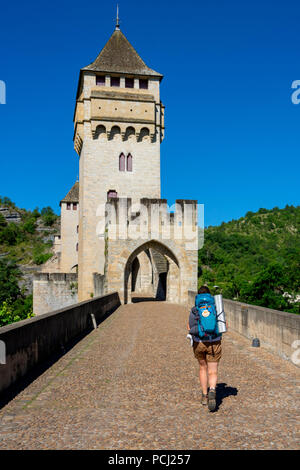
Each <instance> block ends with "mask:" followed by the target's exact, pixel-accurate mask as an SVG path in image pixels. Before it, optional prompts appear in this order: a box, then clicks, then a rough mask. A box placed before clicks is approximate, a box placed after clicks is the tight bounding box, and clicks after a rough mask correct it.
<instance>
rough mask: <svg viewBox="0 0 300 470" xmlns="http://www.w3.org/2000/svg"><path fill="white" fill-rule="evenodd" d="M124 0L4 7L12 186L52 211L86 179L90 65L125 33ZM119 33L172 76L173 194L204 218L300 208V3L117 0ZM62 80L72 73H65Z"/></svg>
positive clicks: (166, 167)
mask: <svg viewBox="0 0 300 470" xmlns="http://www.w3.org/2000/svg"><path fill="white" fill-rule="evenodd" d="M116 3H117V2H116V1H113V2H112V1H106V2H105V1H99V0H98V1H94V0H90V1H89V2H83V1H78V0H72V1H70V0H60V1H57V0H51V2H49V1H48V2H45V1H41V0H40V1H33V0H27V1H20V0H15V1H14V2H2V5H1V26H0V80H3V81H5V83H6V86H7V104H6V105H1V104H0V137H1V138H0V156H1V166H0V195H2V196H8V197H10V198H11V199H12V200H13V201H14V202H16V204H17V205H18V206H20V207H25V208H27V209H34V208H35V207H36V206H39V207H40V208H41V207H44V206H47V205H50V206H52V207H53V208H54V209H55V211H59V206H58V203H59V200H60V199H62V198H63V197H64V196H65V194H66V193H67V192H68V190H69V189H70V187H71V186H72V185H73V183H74V182H75V180H76V177H77V175H78V156H77V154H76V153H75V151H74V150H73V142H72V137H73V121H72V120H73V111H74V104H75V93H76V87H77V81H78V76H79V70H80V68H81V67H84V66H86V65H88V64H89V63H91V62H92V61H93V60H94V59H95V58H96V56H97V55H98V53H99V52H100V50H101V49H102V47H103V46H104V45H105V43H106V42H107V40H108V39H109V37H110V35H111V34H112V33H113V30H114V24H115V22H114V18H115V16H116ZM119 5H120V18H121V30H122V31H123V33H124V34H125V35H126V37H127V38H128V40H129V41H130V42H131V43H132V45H133V46H134V47H135V48H136V50H137V51H138V53H139V54H140V56H141V57H142V59H143V60H144V61H145V62H146V64H147V65H148V66H149V67H151V68H153V69H155V70H157V71H158V72H160V73H162V74H163V75H164V79H163V81H162V85H161V98H162V101H163V103H164V104H165V106H166V112H165V117H166V137H165V140H164V142H163V143H162V146H161V177H162V197H163V198H167V199H168V201H169V202H170V203H174V201H175V199H182V198H185V199H197V200H198V201H199V202H200V203H204V204H205V225H217V224H219V223H221V222H222V221H228V220H231V219H233V218H238V217H241V216H243V215H244V214H245V213H246V212H247V211H248V210H252V211H256V210H257V209H259V208H260V207H266V208H272V207H274V206H279V207H284V206H285V205H286V204H294V205H295V204H296V205H297V204H299V166H300V165H299V153H300V104H299V105H295V104H293V103H292V101H291V94H292V92H293V90H292V89H291V84H292V82H293V81H294V80H300V60H299V58H300V57H299V55H300V2H299V0H292V1H289V0H285V1H283V0H280V1H278V0H272V1H271V0H243V1H241V0H236V1H233V0H227V1H222V0H207V1H205V2H204V1H196V0H193V1H192V0H185V1H184V2H182V1H179V0H172V2H171V1H170V2H169V1H161V0H151V1H148V2H146V1H142V2H141V1H136V0H131V1H129V0H119ZM62 77H63V78H62Z"/></svg>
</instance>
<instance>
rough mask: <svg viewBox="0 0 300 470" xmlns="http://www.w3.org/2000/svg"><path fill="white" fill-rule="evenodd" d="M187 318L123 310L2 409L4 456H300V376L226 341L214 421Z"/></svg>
mask: <svg viewBox="0 0 300 470" xmlns="http://www.w3.org/2000/svg"><path fill="white" fill-rule="evenodd" d="M187 318H188V310H187V309H185V308H183V307H180V306H178V305H171V304H166V303H161V302H143V303H134V304H130V305H126V306H122V307H120V308H119V309H118V310H117V311H116V312H115V313H114V314H113V315H112V316H111V317H109V318H108V319H107V320H105V322H104V323H102V324H101V325H100V327H99V328H98V329H97V330H94V331H93V332H92V333H90V334H89V335H88V336H86V337H85V338H84V339H83V340H81V341H80V342H79V343H77V344H76V346H75V347H74V348H73V349H71V350H70V351H69V352H68V353H66V354H65V355H64V356H63V357H61V358H60V359H59V360H58V361H57V362H56V363H55V364H54V365H53V366H52V367H50V368H49V369H48V370H47V371H46V372H44V373H43V374H42V375H41V376H40V377H38V378H37V379H36V380H35V381H34V382H32V383H31V384H30V385H29V386H28V387H27V388H26V389H25V390H23V391H22V392H21V393H19V394H18V395H17V396H16V397H15V398H14V399H13V400H12V401H11V402H9V403H8V404H7V405H6V406H5V407H4V408H2V410H1V411H0V448H1V449H296V448H298V447H299V440H298V441H297V430H299V415H298V416H297V408H298V407H297V404H298V402H297V399H298V391H297V384H296V380H297V378H299V369H297V368H296V367H295V366H293V365H292V364H290V363H288V362H286V361H284V360H283V359H280V358H279V357H276V356H275V355H272V354H271V353H269V352H267V351H265V350H264V349H262V348H258V349H256V348H251V345H250V343H249V341H248V340H246V339H245V338H242V337H240V336H237V335H236V334H234V333H232V332H228V333H227V334H226V335H225V336H224V341H223V352H224V355H223V359H222V361H221V364H220V374H219V381H218V382H219V383H218V409H217V411H216V412H214V413H210V412H209V411H208V410H207V408H205V407H202V406H201V405H200V404H199V384H198V366H197V362H196V360H195V359H194V357H193V354H192V350H191V348H190V346H189V344H188V343H187V341H186V339H185V336H186V324H187ZM229 326H230V325H229ZM297 423H298V428H297Z"/></svg>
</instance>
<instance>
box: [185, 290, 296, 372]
mask: <svg viewBox="0 0 300 470" xmlns="http://www.w3.org/2000/svg"><path fill="white" fill-rule="evenodd" d="M195 295H196V292H193V291H189V293H188V296H189V297H188V298H189V306H190V307H191V306H192V305H194V302H195ZM224 310H225V313H226V319H227V320H228V324H229V329H230V330H233V331H235V332H237V333H239V334H241V335H243V336H245V337H246V338H249V339H253V338H258V339H259V340H260V343H261V344H262V345H263V346H264V347H266V348H267V349H269V350H271V351H273V352H274V353H276V354H278V355H279V356H281V357H283V358H284V359H287V360H290V361H292V362H293V363H294V364H295V365H298V366H299V365H300V315H297V314H294V313H288V312H281V311H279V310H273V309H270V308H266V307H258V306H256V305H249V304H244V303H242V302H236V301H233V300H228V299H224ZM297 351H298V352H297ZM296 356H297V357H296Z"/></svg>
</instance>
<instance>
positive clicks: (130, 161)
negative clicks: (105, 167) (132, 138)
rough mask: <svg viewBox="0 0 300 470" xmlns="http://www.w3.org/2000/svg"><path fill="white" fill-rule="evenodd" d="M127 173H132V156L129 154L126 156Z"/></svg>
mask: <svg viewBox="0 0 300 470" xmlns="http://www.w3.org/2000/svg"><path fill="white" fill-rule="evenodd" d="M127 171H132V155H131V153H129V154H128V155H127Z"/></svg>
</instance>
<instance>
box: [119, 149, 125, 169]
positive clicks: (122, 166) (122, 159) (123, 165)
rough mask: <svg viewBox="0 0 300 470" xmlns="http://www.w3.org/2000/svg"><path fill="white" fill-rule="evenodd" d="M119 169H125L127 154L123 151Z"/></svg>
mask: <svg viewBox="0 0 300 470" xmlns="http://www.w3.org/2000/svg"><path fill="white" fill-rule="evenodd" d="M119 171H125V155H124V153H121V155H120V156H119Z"/></svg>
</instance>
